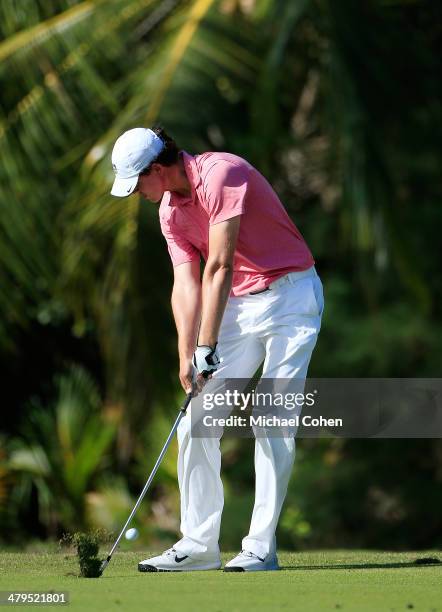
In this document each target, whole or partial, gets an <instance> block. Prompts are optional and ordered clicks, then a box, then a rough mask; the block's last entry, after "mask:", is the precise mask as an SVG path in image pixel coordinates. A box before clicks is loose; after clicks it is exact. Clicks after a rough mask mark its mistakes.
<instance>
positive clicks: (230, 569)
mask: <svg viewBox="0 0 442 612" xmlns="http://www.w3.org/2000/svg"><path fill="white" fill-rule="evenodd" d="M279 569H280V568H279V566H278V567H258V568H256V569H246V568H244V567H225V568H224V570H223V571H224V572H276V571H278V570H279Z"/></svg>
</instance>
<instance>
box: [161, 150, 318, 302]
mask: <svg viewBox="0 0 442 612" xmlns="http://www.w3.org/2000/svg"><path fill="white" fill-rule="evenodd" d="M182 155H183V161H184V168H185V171H186V174H187V177H188V179H189V182H190V185H191V196H190V197H183V196H180V195H179V194H177V193H175V192H170V191H166V192H165V193H164V195H163V198H162V200H161V205H160V210H159V213H160V223H161V231H162V233H163V235H164V237H165V238H166V241H167V246H168V249H169V254H170V257H171V259H172V263H173V265H174V266H179V265H180V264H182V263H185V262H188V261H194V260H199V259H200V255H202V257H203V258H204V260H205V261H207V257H208V243H209V227H210V226H211V225H215V224H216V223H220V222H221V221H225V220H226V219H230V218H232V217H236V216H237V215H241V224H240V229H239V235H238V241H237V245H236V251H235V256H234V260H233V282H232V290H231V295H233V296H238V295H243V294H245V293H249V292H250V291H259V290H260V289H264V288H265V287H267V285H269V284H270V283H272V282H273V281H275V280H276V279H277V278H279V277H281V276H284V274H287V273H288V272H292V271H301V270H306V269H307V268H310V267H311V266H313V265H314V259H313V257H312V255H311V253H310V251H309V249H308V247H307V245H306V243H305V241H304V239H303V237H302V236H301V234H300V233H299V231H298V229H297V228H296V226H295V225H294V223H292V221H291V220H290V218H289V216H288V214H287V212H286V210H285V208H284V206H283V205H282V204H281V202H280V200H279V198H278V196H277V195H276V193H275V192H274V190H273V189H272V187H271V186H270V184H269V183H268V182H267V180H266V179H265V178H264V177H263V176H262V174H260V173H259V172H258V171H257V170H256V169H255V168H254V167H253V166H252V165H250V164H249V163H248V162H247V161H245V160H244V159H242V158H241V157H238V156H236V155H231V154H230V153H203V154H202V155H196V156H195V157H192V156H191V155H189V154H188V153H186V152H185V151H183V152H182Z"/></svg>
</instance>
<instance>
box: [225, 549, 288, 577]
mask: <svg viewBox="0 0 442 612" xmlns="http://www.w3.org/2000/svg"><path fill="white" fill-rule="evenodd" d="M275 570H279V565H278V557H277V556H276V554H275V553H274V554H272V555H268V556H267V557H266V558H265V559H261V557H258V555H255V554H254V553H252V552H249V551H248V550H242V551H241V552H240V553H239V555H236V557H235V558H234V559H232V560H231V561H229V562H228V563H227V564H226V565H225V566H224V571H225V572H271V571H275Z"/></svg>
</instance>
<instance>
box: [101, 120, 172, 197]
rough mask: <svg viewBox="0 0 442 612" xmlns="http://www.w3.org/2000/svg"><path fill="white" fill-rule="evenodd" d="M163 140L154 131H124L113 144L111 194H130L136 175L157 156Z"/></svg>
mask: <svg viewBox="0 0 442 612" xmlns="http://www.w3.org/2000/svg"><path fill="white" fill-rule="evenodd" d="M163 148H164V142H163V141H162V140H161V138H159V137H158V136H157V135H156V134H155V132H153V131H152V130H149V129H146V128H134V129H133V130H128V131H127V132H124V134H122V135H121V136H120V137H119V138H118V139H117V141H116V142H115V144H114V148H113V150H112V167H113V169H114V172H115V181H114V184H113V185H112V190H111V194H112V195H114V196H118V197H120V198H123V197H125V196H128V195H130V194H131V193H132V192H133V190H134V189H135V187H136V186H137V183H138V175H139V174H140V172H141V171H142V170H144V169H145V168H147V166H148V165H149V164H150V163H151V162H152V161H153V160H154V159H156V158H157V157H158V155H159V154H160V153H161V151H162V150H163Z"/></svg>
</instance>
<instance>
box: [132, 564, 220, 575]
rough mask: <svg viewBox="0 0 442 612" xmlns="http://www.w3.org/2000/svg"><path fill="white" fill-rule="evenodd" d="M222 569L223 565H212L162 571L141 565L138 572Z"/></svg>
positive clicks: (151, 566) (164, 570)
mask: <svg viewBox="0 0 442 612" xmlns="http://www.w3.org/2000/svg"><path fill="white" fill-rule="evenodd" d="M219 569H221V563H220V564H219V565H218V564H217V565H212V566H210V567H207V566H202V565H200V566H197V567H189V568H183V569H161V568H158V567H155V566H154V565H143V564H141V563H139V564H138V571H139V572H169V573H172V572H203V571H210V570H219Z"/></svg>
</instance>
